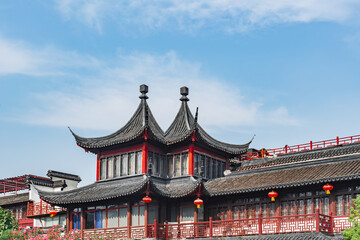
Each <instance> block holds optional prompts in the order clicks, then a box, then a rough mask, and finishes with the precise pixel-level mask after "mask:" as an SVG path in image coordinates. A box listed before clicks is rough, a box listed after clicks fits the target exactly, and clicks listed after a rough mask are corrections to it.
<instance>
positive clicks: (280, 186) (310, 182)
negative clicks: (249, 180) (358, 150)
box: [204, 174, 360, 197]
mask: <svg viewBox="0 0 360 240" xmlns="http://www.w3.org/2000/svg"><path fill="white" fill-rule="evenodd" d="M355 179H360V174H352V175H346V176H340V177H333V178H322V179H316V180H308V181H302V182H293V183H285V184H276V185H268V186H263V187H255V188H246V189H241V190H234V191H226V192H219V193H215V194H211V193H210V192H209V191H207V190H206V185H204V191H205V192H206V193H207V194H208V195H209V196H211V197H215V196H224V195H232V194H240V193H248V192H258V191H266V190H270V189H271V190H272V189H283V188H291V187H299V186H304V185H314V184H320V183H330V182H337V181H349V180H355Z"/></svg>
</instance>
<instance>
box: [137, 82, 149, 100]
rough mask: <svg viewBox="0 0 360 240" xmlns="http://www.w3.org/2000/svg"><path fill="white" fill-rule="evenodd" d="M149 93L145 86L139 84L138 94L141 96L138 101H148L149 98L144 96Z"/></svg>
mask: <svg viewBox="0 0 360 240" xmlns="http://www.w3.org/2000/svg"><path fill="white" fill-rule="evenodd" d="M148 91H149V87H148V86H147V85H145V84H141V85H140V92H141V95H140V96H139V98H140V99H144V100H146V99H148V98H149V97H148V96H146V93H147V92H148Z"/></svg>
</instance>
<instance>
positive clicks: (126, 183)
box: [38, 175, 201, 206]
mask: <svg viewBox="0 0 360 240" xmlns="http://www.w3.org/2000/svg"><path fill="white" fill-rule="evenodd" d="M200 182H201V181H200V180H195V179H194V178H193V177H191V176H187V177H181V178H178V179H172V180H169V179H162V178H156V177H149V176H147V175H136V176H127V177H121V178H117V179H110V180H104V181H98V182H95V183H93V184H90V185H87V186H85V187H81V188H77V189H74V190H69V191H65V192H46V191H41V190H38V192H39V195H40V197H41V198H42V199H43V200H44V201H46V202H48V203H51V204H55V205H59V206H62V205H70V204H78V203H94V202H99V201H104V200H110V199H116V198H121V197H127V196H131V195H136V194H138V193H139V192H144V191H145V190H146V187H147V184H149V187H150V188H149V189H150V191H151V192H154V193H156V194H158V195H160V196H165V197H168V198H179V197H184V196H187V195H189V194H190V193H192V192H194V191H195V190H196V189H197V187H198V186H199V185H200Z"/></svg>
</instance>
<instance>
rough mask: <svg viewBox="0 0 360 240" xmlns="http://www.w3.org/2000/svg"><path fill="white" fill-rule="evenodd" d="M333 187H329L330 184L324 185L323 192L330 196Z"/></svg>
mask: <svg viewBox="0 0 360 240" xmlns="http://www.w3.org/2000/svg"><path fill="white" fill-rule="evenodd" d="M333 188H334V186H333V185H330V184H325V185H324V186H323V189H324V191H325V192H326V194H330V191H331V190H333Z"/></svg>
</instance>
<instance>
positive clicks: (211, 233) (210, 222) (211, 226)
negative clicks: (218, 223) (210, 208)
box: [209, 217, 213, 238]
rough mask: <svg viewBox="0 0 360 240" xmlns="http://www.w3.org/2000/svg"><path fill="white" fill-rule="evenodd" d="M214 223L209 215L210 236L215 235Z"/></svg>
mask: <svg viewBox="0 0 360 240" xmlns="http://www.w3.org/2000/svg"><path fill="white" fill-rule="evenodd" d="M212 230H213V224H212V217H209V237H210V238H212V236H213V231H212Z"/></svg>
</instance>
